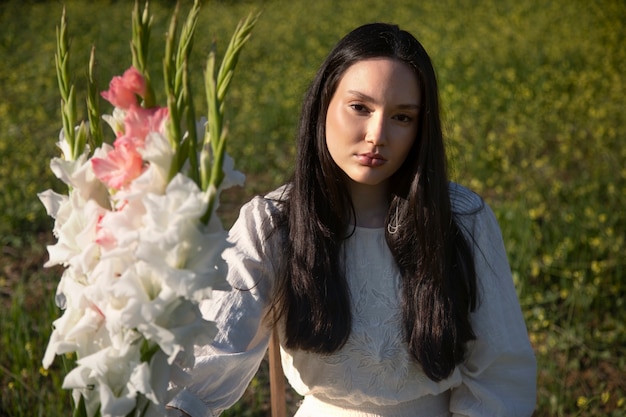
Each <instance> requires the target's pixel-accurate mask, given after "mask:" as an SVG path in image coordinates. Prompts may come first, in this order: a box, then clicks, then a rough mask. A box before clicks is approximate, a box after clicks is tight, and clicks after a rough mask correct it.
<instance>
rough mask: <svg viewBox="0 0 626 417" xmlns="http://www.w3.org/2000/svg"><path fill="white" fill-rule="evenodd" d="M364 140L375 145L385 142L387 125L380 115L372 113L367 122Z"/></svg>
mask: <svg viewBox="0 0 626 417" xmlns="http://www.w3.org/2000/svg"><path fill="white" fill-rule="evenodd" d="M365 141H366V142H368V143H371V144H373V145H376V146H382V145H384V144H385V143H386V142H387V126H386V123H385V119H384V118H383V117H382V116H381V115H376V114H374V115H372V116H371V117H370V120H369V121H368V123H367V132H366V137H365Z"/></svg>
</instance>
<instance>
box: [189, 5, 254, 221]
mask: <svg viewBox="0 0 626 417" xmlns="http://www.w3.org/2000/svg"><path fill="white" fill-rule="evenodd" d="M259 15H260V14H259V13H257V14H249V15H248V16H247V17H246V18H245V19H244V20H242V21H240V22H239V24H238V25H237V28H236V29H235V32H234V33H233V36H232V37H231V39H230V43H229V44H228V48H227V49H226V52H225V54H224V58H223V59H222V63H221V65H220V68H219V72H218V73H217V74H216V73H215V68H216V58H215V55H216V47H215V43H214V44H213V46H212V48H211V52H210V53H209V57H208V59H207V68H206V71H205V77H204V78H205V89H206V96H207V103H208V108H209V110H208V117H207V118H208V123H207V128H206V134H205V140H204V143H203V149H202V155H201V167H200V169H201V175H200V178H201V187H202V190H204V191H208V192H209V205H208V208H207V212H206V214H205V215H204V217H203V220H204V221H205V222H208V220H209V219H210V217H211V213H212V212H213V206H214V205H215V198H216V196H217V194H216V193H215V190H217V189H218V188H219V186H220V184H221V183H222V180H223V179H224V171H223V163H224V152H225V149H226V138H227V129H225V128H224V100H225V98H226V93H227V92H228V88H229V87H230V83H231V81H232V79H233V75H234V72H235V67H236V66H237V61H238V59H239V55H240V53H241V50H242V49H243V46H244V45H245V43H246V42H247V41H248V39H250V33H251V32H252V29H253V28H254V26H255V24H256V22H257V20H258V18H259Z"/></svg>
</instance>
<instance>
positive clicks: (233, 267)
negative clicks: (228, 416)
mask: <svg viewBox="0 0 626 417" xmlns="http://www.w3.org/2000/svg"><path fill="white" fill-rule="evenodd" d="M269 219H270V205H269V203H268V200H266V199H263V198H260V197H256V198H254V199H253V200H252V201H250V202H249V203H247V204H246V205H244V206H243V207H242V209H241V212H240V215H239V218H238V219H237V221H236V222H235V224H234V225H233V227H232V228H231V230H230V232H229V241H230V242H231V243H232V244H233V245H232V246H231V247H229V248H228V249H227V250H226V251H225V252H224V254H223V257H224V259H225V260H226V262H227V264H228V282H229V283H230V285H231V286H232V290H229V291H214V297H213V298H211V299H210V300H207V301H206V302H203V304H202V306H201V309H202V313H203V315H204V317H205V318H207V319H209V320H211V321H214V322H215V323H216V325H217V329H218V330H217V336H216V337H215V339H214V341H213V343H211V344H210V345H209V346H202V347H197V348H196V351H195V353H196V363H195V365H194V367H193V369H190V370H186V371H187V374H186V375H185V377H184V378H181V379H180V380H178V381H176V380H174V381H173V382H174V384H176V385H178V386H184V389H183V390H182V391H181V392H180V393H179V394H178V395H177V396H176V397H175V398H174V399H173V400H172V401H171V402H170V403H169V404H168V405H169V406H171V407H174V408H178V409H180V410H183V411H185V412H186V413H187V414H189V415H190V416H192V417H205V416H217V415H219V414H220V413H221V412H222V411H223V410H225V409H227V408H228V407H230V406H232V405H233V404H234V403H235V402H236V401H237V400H238V399H239V398H240V397H241V396H242V395H243V393H244V391H245V389H246V387H247V386H248V384H249V382H250V380H251V379H252V378H253V377H254V375H255V373H256V371H257V370H258V368H259V365H260V363H261V360H262V359H263V357H264V354H265V351H266V349H267V347H268V342H269V337H270V333H271V331H270V329H269V328H268V326H267V325H266V323H265V322H264V315H265V312H266V307H267V302H268V299H269V296H270V291H271V282H272V279H273V276H272V263H271V261H270V260H269V259H270V257H269V255H268V253H267V252H268V250H269V245H270V244H269V241H268V240H267V234H268V233H267V229H268V221H269Z"/></svg>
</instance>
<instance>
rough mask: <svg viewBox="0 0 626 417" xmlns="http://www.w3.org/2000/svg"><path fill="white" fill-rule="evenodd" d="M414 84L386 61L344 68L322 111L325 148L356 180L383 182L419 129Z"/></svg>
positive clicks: (406, 70) (408, 72) (405, 70)
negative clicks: (327, 103) (325, 109)
mask: <svg viewBox="0 0 626 417" xmlns="http://www.w3.org/2000/svg"><path fill="white" fill-rule="evenodd" d="M419 105H420V97H419V88H418V81H417V77H416V75H415V73H414V72H413V70H412V69H411V68H410V67H409V66H408V65H406V64H404V63H402V62H400V61H398V60H394V59H390V58H380V59H368V60H363V61H359V62H357V63H355V64H353V65H352V66H351V67H349V68H348V69H347V70H346V72H345V73H344V75H343V77H342V78H341V80H340V81H339V84H338V85H337V89H336V90H335V93H334V95H333V97H332V99H331V101H330V104H329V106H328V112H327V114H326V146H327V147H328V151H329V153H330V155H331V157H332V158H333V160H334V161H335V163H336V164H337V165H338V166H339V168H340V169H341V170H342V171H343V172H345V173H346V175H347V176H348V178H350V180H352V181H353V182H355V183H358V184H363V185H370V186H386V185H387V183H388V180H389V178H390V177H391V176H392V175H393V174H394V173H395V172H396V171H397V170H398V168H400V166H401V165H402V163H403V162H404V160H405V158H406V156H407V154H408V152H409V150H410V149H411V146H412V145H413V142H414V141H415V137H416V135H417V130H418V115H419Z"/></svg>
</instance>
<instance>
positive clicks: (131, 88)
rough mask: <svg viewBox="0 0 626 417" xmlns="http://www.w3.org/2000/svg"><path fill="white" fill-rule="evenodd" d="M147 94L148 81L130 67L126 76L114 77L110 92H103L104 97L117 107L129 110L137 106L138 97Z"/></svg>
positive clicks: (125, 73)
mask: <svg viewBox="0 0 626 417" xmlns="http://www.w3.org/2000/svg"><path fill="white" fill-rule="evenodd" d="M145 94H146V80H145V78H144V77H143V76H142V75H141V73H140V72H139V71H138V70H137V69H136V68H135V67H130V68H129V69H127V70H126V71H125V72H124V75H122V76H121V77H120V76H117V77H113V79H112V80H111V82H110V83H109V89H108V91H103V92H102V97H104V99H105V100H107V101H108V102H110V103H111V104H113V105H114V106H115V107H119V108H121V109H124V110H127V109H129V108H130V107H131V106H132V105H136V104H137V96H138V95H139V96H141V97H143V96H144V95H145Z"/></svg>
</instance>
